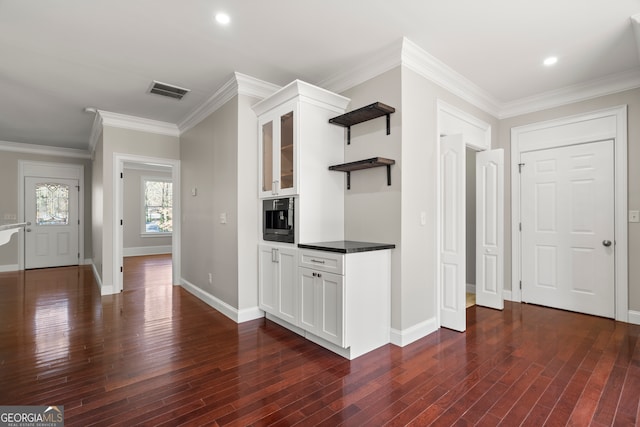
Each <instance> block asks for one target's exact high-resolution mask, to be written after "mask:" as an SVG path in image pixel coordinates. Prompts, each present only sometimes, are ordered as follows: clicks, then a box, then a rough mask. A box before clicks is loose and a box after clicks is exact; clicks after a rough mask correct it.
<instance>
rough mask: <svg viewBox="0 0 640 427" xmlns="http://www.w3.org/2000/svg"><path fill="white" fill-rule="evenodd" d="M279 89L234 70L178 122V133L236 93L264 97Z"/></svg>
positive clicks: (200, 119) (194, 124)
mask: <svg viewBox="0 0 640 427" xmlns="http://www.w3.org/2000/svg"><path fill="white" fill-rule="evenodd" d="M279 89H280V86H277V85H274V84H271V83H268V82H265V81H263V80H259V79H256V78H254V77H251V76H247V75H246V74H242V73H237V72H236V73H234V74H233V76H232V77H231V79H229V80H228V81H227V82H226V83H225V84H223V85H222V87H220V89H218V90H217V91H216V92H215V93H214V94H213V95H212V96H211V97H210V98H209V99H207V100H206V101H205V102H204V103H203V104H202V105H200V106H199V107H198V108H196V109H195V110H194V111H193V112H191V113H190V114H189V115H188V116H187V117H186V118H185V119H184V120H182V121H181V122H180V123H179V124H178V129H180V133H184V132H186V131H188V130H189V129H191V128H193V127H194V126H196V125H197V124H198V123H200V122H201V121H203V120H204V119H206V118H207V117H209V116H210V115H211V114H213V113H214V112H215V111H216V110H218V109H219V108H220V107H222V106H223V105H224V104H226V103H227V102H229V101H230V100H231V99H232V98H233V97H234V96H236V95H246V96H252V97H255V98H259V99H264V98H266V97H267V96H269V95H271V94H273V93H274V92H276V91H277V90H279Z"/></svg>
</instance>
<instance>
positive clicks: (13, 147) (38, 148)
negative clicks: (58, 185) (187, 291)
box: [0, 141, 91, 159]
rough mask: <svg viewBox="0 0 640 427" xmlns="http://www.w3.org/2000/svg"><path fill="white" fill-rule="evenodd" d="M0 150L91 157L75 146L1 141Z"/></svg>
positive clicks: (88, 153) (75, 157) (78, 157)
mask: <svg viewBox="0 0 640 427" xmlns="http://www.w3.org/2000/svg"><path fill="white" fill-rule="evenodd" d="M0 151H11V152H14V153H29V154H40V155H43V156H58V157H68V158H74V159H90V158H91V153H90V152H89V151H86V150H77V149H74V148H62V147H52V146H49V145H38V144H25V143H22V142H10V141H0Z"/></svg>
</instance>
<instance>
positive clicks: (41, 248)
mask: <svg viewBox="0 0 640 427" xmlns="http://www.w3.org/2000/svg"><path fill="white" fill-rule="evenodd" d="M38 188H41V189H43V190H44V191H45V192H47V193H50V197H51V200H48V202H47V203H46V204H47V205H51V204H53V203H54V199H57V197H56V196H54V194H52V191H48V189H56V188H60V189H62V190H63V191H64V192H65V194H66V195H67V196H66V197H64V199H66V200H65V202H64V205H65V210H66V212H67V215H65V217H64V218H63V219H57V220H55V221H54V220H53V218H51V219H47V218H43V217H42V215H41V217H40V219H38V215H37V212H38V211H39V209H46V207H45V206H40V208H39V207H38V203H37V199H38V195H37V189H38ZM24 189H25V194H24V215H25V221H26V222H27V224H28V225H27V227H25V268H27V269H29V268H44V267H61V266H67V265H78V264H79V263H80V252H79V249H78V248H79V242H78V238H79V235H80V233H79V229H80V221H79V216H78V212H79V207H78V193H79V191H80V186H79V183H78V180H75V179H60V178H44V177H25V184H24Z"/></svg>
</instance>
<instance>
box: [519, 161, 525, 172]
mask: <svg viewBox="0 0 640 427" xmlns="http://www.w3.org/2000/svg"><path fill="white" fill-rule="evenodd" d="M523 166H524V163H518V173H522V167H523Z"/></svg>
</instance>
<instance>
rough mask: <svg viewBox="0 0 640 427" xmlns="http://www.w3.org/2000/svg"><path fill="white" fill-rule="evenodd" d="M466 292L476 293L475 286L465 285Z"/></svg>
mask: <svg viewBox="0 0 640 427" xmlns="http://www.w3.org/2000/svg"><path fill="white" fill-rule="evenodd" d="M467 292H468V293H470V294H475V293H476V285H472V284H471V283H467Z"/></svg>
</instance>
